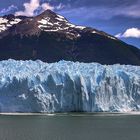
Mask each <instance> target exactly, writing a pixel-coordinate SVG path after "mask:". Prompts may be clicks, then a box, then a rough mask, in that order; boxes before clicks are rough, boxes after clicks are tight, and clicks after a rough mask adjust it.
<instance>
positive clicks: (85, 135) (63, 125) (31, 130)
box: [0, 113, 140, 140]
mask: <svg viewBox="0 0 140 140" xmlns="http://www.w3.org/2000/svg"><path fill="white" fill-rule="evenodd" d="M0 140H140V115H124V114H123V115H122V114H76V113H72V114H57V115H54V116H53V115H50V116H47V115H24V116H18V115H0Z"/></svg>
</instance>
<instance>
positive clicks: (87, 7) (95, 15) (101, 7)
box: [60, 0, 140, 20]
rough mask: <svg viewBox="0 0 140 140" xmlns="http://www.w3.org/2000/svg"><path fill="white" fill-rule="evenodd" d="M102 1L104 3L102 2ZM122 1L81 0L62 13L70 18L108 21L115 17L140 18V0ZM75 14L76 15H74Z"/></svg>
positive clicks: (69, 5)
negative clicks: (81, 17)
mask: <svg viewBox="0 0 140 140" xmlns="http://www.w3.org/2000/svg"><path fill="white" fill-rule="evenodd" d="M101 1H102V2H101ZM134 1H135V2H133V1H130V0H128V1H127V2H126V0H122V1H117V0H116V2H113V1H112V0H108V1H105V0H98V1H97V2H96V1H91V0H81V1H78V0H77V1H75V2H72V3H69V4H65V7H64V8H63V9H62V10H61V11H60V12H61V13H62V14H63V13H64V14H66V16H68V17H76V16H77V17H80V16H81V15H84V18H87V19H89V18H90V19H91V18H92V19H103V20H108V19H111V18H113V17H118V16H122V17H131V18H140V0H137V1H136V0H134ZM73 13H74V14H73Z"/></svg>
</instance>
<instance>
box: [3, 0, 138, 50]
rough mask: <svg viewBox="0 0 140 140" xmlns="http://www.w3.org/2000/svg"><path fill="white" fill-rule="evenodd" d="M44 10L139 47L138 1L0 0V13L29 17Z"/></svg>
mask: <svg viewBox="0 0 140 140" xmlns="http://www.w3.org/2000/svg"><path fill="white" fill-rule="evenodd" d="M45 9H51V10H54V11H55V12H58V13H60V14H61V15H63V16H65V17H66V18H67V19H69V20H70V21H71V22H73V23H75V24H79V25H85V26H90V27H93V28H97V29H98V30H102V31H105V32H107V33H109V34H112V35H116V36H117V37H118V38H120V39H121V40H123V41H125V42H127V43H129V44H132V45H134V46H136V47H139V48H140V0H1V4H0V15H1V16H2V15H5V14H10V13H12V14H15V13H16V14H23V15H27V16H32V15H36V14H39V12H41V11H42V10H45Z"/></svg>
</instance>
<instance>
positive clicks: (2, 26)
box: [0, 17, 21, 33]
mask: <svg viewBox="0 0 140 140" xmlns="http://www.w3.org/2000/svg"><path fill="white" fill-rule="evenodd" d="M20 21H21V19H19V18H14V19H10V20H8V19H6V18H3V17H0V33H1V32H3V31H6V30H7V29H9V27H12V26H13V25H15V24H17V23H19V22H20Z"/></svg>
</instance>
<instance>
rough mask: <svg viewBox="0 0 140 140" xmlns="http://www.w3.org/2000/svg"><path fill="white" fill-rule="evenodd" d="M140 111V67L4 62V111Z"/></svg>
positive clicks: (0, 107)
mask: <svg viewBox="0 0 140 140" xmlns="http://www.w3.org/2000/svg"><path fill="white" fill-rule="evenodd" d="M71 111H84V112H102V111H106V112H130V111H140V67H139V66H130V65H119V64H116V65H112V66H107V65H101V64H98V63H89V64H85V63H79V62H76V63H74V62H67V61H60V62H57V63H51V64H48V63H43V62H41V61H39V60H37V61H15V60H11V59H10V60H7V61H1V62H0V112H48V113H50V112H71Z"/></svg>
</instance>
